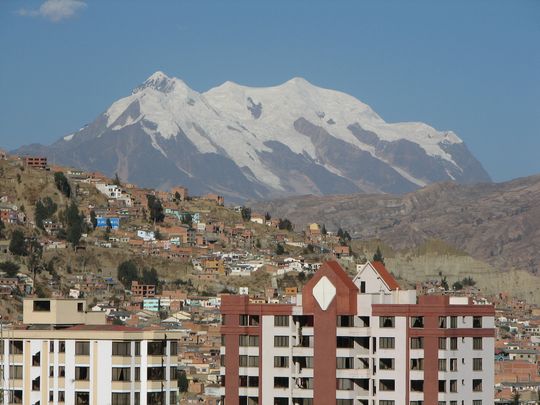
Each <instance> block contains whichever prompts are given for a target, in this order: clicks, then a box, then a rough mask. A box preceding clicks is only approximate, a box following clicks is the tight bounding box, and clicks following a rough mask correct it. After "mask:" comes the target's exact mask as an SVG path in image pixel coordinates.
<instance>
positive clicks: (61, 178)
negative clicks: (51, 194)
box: [54, 172, 71, 198]
mask: <svg viewBox="0 0 540 405" xmlns="http://www.w3.org/2000/svg"><path fill="white" fill-rule="evenodd" d="M54 184H56V188H57V189H58V190H59V191H60V192H61V193H62V194H64V195H65V196H66V197H67V198H69V197H71V186H70V185H69V181H68V179H67V177H66V176H65V175H64V173H62V172H56V173H55V174H54Z"/></svg>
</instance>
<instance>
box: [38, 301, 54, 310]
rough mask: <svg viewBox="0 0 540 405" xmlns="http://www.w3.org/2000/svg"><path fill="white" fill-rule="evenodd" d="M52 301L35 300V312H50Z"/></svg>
mask: <svg viewBox="0 0 540 405" xmlns="http://www.w3.org/2000/svg"><path fill="white" fill-rule="evenodd" d="M50 311H51V301H48V300H47V301H34V312H50Z"/></svg>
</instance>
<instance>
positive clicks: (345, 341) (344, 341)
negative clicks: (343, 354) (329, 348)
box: [336, 336, 354, 349]
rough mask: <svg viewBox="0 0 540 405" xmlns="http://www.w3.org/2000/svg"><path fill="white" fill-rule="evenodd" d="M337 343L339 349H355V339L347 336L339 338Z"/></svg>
mask: <svg viewBox="0 0 540 405" xmlns="http://www.w3.org/2000/svg"><path fill="white" fill-rule="evenodd" d="M336 343H337V347H339V348H349V349H352V348H353V347H354V338H352V337H347V336H338V337H337V341H336Z"/></svg>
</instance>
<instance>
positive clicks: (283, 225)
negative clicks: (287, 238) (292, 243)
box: [278, 218, 293, 232]
mask: <svg viewBox="0 0 540 405" xmlns="http://www.w3.org/2000/svg"><path fill="white" fill-rule="evenodd" d="M278 228H279V229H286V230H287V231H291V232H292V230H293V225H292V222H291V221H289V220H288V219H287V218H283V219H280V220H279V224H278Z"/></svg>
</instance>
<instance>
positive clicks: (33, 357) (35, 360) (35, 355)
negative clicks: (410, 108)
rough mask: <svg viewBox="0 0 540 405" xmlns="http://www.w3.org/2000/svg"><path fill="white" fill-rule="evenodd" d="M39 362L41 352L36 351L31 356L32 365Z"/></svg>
mask: <svg viewBox="0 0 540 405" xmlns="http://www.w3.org/2000/svg"><path fill="white" fill-rule="evenodd" d="M40 363H41V353H40V352H37V353H36V354H34V355H33V356H32V366H39V365H40Z"/></svg>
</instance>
